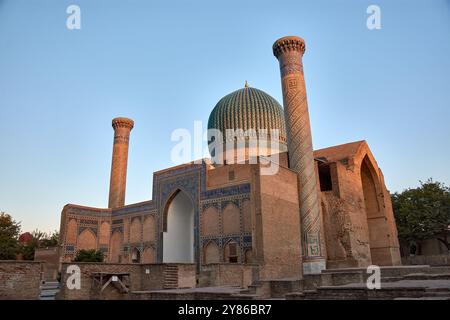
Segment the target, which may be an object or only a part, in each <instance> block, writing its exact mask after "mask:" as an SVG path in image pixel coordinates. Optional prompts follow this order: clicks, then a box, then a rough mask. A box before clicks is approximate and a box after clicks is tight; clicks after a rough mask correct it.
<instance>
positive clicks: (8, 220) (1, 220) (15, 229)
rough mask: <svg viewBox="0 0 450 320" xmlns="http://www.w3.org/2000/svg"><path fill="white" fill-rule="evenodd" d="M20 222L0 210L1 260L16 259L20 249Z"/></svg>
mask: <svg viewBox="0 0 450 320" xmlns="http://www.w3.org/2000/svg"><path fill="white" fill-rule="evenodd" d="M19 233H20V223H19V222H16V221H14V219H13V218H12V217H11V216H10V215H9V214H6V213H4V212H0V260H15V259H16V254H17V253H18V251H19V245H18V242H17V240H18V238H19Z"/></svg>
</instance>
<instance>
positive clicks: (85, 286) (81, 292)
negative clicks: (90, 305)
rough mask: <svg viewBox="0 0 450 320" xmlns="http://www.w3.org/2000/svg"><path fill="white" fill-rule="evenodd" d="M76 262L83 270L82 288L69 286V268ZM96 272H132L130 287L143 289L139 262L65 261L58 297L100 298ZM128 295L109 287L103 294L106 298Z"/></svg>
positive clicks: (72, 298) (122, 297)
mask: <svg viewBox="0 0 450 320" xmlns="http://www.w3.org/2000/svg"><path fill="white" fill-rule="evenodd" d="M72 264H75V265H77V266H78V267H79V268H80V272H81V278H80V280H81V286H80V289H72V290H70V289H69V288H67V286H66V284H67V279H68V277H69V276H70V274H68V273H67V268H68V267H69V266H70V265H72ZM96 272H109V273H129V274H130V289H131V290H140V289H141V266H140V265H137V264H110V263H91V262H77V263H63V264H62V267H61V291H60V292H59V294H58V299H64V300H66V299H67V300H89V299H94V298H98V296H97V292H96V291H95V290H93V279H92V274H93V273H96ZM126 297H127V296H126V295H123V294H118V291H117V290H113V288H112V287H111V288H109V289H108V291H105V292H104V294H103V298H104V299H119V298H120V299H125V298H126Z"/></svg>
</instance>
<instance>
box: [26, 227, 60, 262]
mask: <svg viewBox="0 0 450 320" xmlns="http://www.w3.org/2000/svg"><path fill="white" fill-rule="evenodd" d="M31 235H32V236H33V239H32V240H30V241H28V242H27V243H25V244H23V245H22V247H21V250H20V251H21V253H22V258H23V259H24V260H34V252H35V251H36V249H37V248H47V247H55V246H57V245H58V240H59V233H58V232H57V231H54V232H53V233H51V234H49V233H46V232H43V231H40V230H38V229H36V230H34V231H33V232H31Z"/></svg>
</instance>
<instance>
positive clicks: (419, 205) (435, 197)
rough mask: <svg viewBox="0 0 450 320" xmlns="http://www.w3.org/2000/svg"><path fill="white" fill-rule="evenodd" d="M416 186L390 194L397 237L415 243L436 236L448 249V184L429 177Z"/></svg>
mask: <svg viewBox="0 0 450 320" xmlns="http://www.w3.org/2000/svg"><path fill="white" fill-rule="evenodd" d="M420 184H421V185H420V187H418V188H414V189H406V190H405V191H403V192H401V193H394V194H393V195H392V206H393V209H394V215H395V220H396V222H397V230H398V236H399V239H400V241H401V242H402V243H403V244H405V245H407V246H409V247H410V248H411V247H414V246H416V247H418V251H419V254H420V242H421V241H422V240H427V239H438V240H439V241H441V242H442V243H443V244H444V245H445V246H446V247H447V249H448V250H450V244H449V242H448V240H447V236H448V234H449V232H450V229H449V228H450V188H448V187H446V186H445V185H444V184H443V183H441V182H437V181H433V180H432V179H429V180H428V181H426V182H425V183H423V182H420Z"/></svg>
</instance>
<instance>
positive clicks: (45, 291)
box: [39, 282, 60, 300]
mask: <svg viewBox="0 0 450 320" xmlns="http://www.w3.org/2000/svg"><path fill="white" fill-rule="evenodd" d="M40 289H41V293H40V295H39V300H55V297H56V294H57V293H58V292H59V289H60V285H59V282H44V283H42V284H41V286H40Z"/></svg>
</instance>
